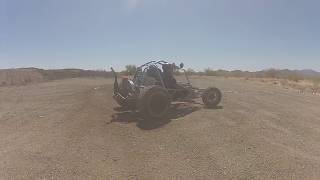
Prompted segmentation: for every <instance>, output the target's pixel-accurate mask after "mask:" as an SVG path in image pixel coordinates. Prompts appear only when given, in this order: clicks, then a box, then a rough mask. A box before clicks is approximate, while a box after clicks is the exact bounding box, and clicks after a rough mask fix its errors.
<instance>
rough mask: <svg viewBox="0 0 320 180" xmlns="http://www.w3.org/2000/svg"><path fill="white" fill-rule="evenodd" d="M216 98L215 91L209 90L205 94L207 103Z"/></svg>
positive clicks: (211, 102) (212, 101)
mask: <svg viewBox="0 0 320 180" xmlns="http://www.w3.org/2000/svg"><path fill="white" fill-rule="evenodd" d="M216 99H217V93H216V92H215V91H210V92H209V93H208V94H207V101H208V103H209V104H213V103H214V102H215V101H216Z"/></svg>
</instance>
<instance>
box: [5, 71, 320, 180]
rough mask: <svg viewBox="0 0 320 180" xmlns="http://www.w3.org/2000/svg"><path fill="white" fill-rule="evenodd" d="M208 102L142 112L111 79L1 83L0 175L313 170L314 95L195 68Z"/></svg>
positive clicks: (319, 121)
mask: <svg viewBox="0 0 320 180" xmlns="http://www.w3.org/2000/svg"><path fill="white" fill-rule="evenodd" d="M192 81H193V82H194V85H196V86H199V87H207V86H211V85H214V86H216V87H218V88H220V89H221V90H222V92H223V100H222V102H221V104H220V106H219V107H217V108H216V109H205V108H203V106H202V105H201V101H199V103H194V104H174V105H173V106H172V108H171V111H170V113H169V115H168V118H167V119H165V120H162V121H158V122H152V121H142V120H141V119H140V117H139V114H137V113H134V112H128V111H123V110H122V109H121V108H119V107H118V106H117V105H116V103H115V102H114V101H113V99H112V83H113V82H112V79H107V78H74V79H65V80H56V81H50V82H41V83H34V84H29V85H25V86H10V87H0V179H32V180H35V179H75V180H78V179H84V180H87V179H148V180H149V179H297V180H300V179H320V97H319V96H313V95H311V94H299V93H297V91H296V90H293V89H285V88H282V87H280V86H277V85H274V84H263V83H256V82H253V81H252V82H251V81H248V80H244V79H233V78H217V77H194V78H192Z"/></svg>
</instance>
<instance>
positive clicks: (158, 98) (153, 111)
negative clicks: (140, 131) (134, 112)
mask: <svg viewBox="0 0 320 180" xmlns="http://www.w3.org/2000/svg"><path fill="white" fill-rule="evenodd" d="M170 104H171V98H170V95H169V93H168V92H167V91H166V90H165V89H164V88H162V87H160V86H151V87H146V88H145V89H144V90H142V92H141V95H140V98H139V101H138V110H139V112H140V113H141V115H142V116H143V118H144V119H148V120H154V119H163V118H165V117H166V115H167V113H168V111H169V109H170Z"/></svg>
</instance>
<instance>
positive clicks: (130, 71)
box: [125, 65, 137, 76]
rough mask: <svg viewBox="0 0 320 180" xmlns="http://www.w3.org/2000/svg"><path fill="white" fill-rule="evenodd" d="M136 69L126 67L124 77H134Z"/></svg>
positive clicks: (134, 66)
mask: <svg viewBox="0 0 320 180" xmlns="http://www.w3.org/2000/svg"><path fill="white" fill-rule="evenodd" d="M136 70H137V67H136V65H126V70H125V74H126V75H130V76H131V75H134V73H135V72H136Z"/></svg>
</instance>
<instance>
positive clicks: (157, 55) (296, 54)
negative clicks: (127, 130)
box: [0, 0, 320, 71]
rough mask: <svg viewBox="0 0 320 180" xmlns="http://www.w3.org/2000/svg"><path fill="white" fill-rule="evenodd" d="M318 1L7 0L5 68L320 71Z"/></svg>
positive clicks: (1, 7) (2, 29)
mask: <svg viewBox="0 0 320 180" xmlns="http://www.w3.org/2000/svg"><path fill="white" fill-rule="evenodd" d="M319 9H320V1H319V0H90V1H89V0H28V1H26V0H0V68H13V67H31V66H32V67H40V68H71V67H72V68H84V69H106V68H109V67H110V66H115V67H116V68H121V67H123V66H124V65H125V64H141V63H143V62H145V61H147V60H149V59H164V60H169V61H175V62H177V63H179V62H181V61H183V62H185V64H186V66H188V67H193V68H195V69H203V68H206V67H211V68H213V69H219V68H223V69H242V70H261V69H266V68H271V67H274V68H290V69H306V68H312V69H315V70H318V71H320V20H319V17H320V11H319Z"/></svg>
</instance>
